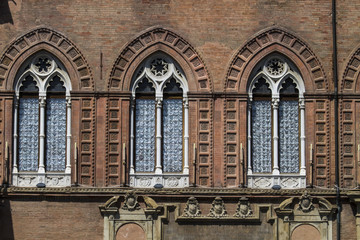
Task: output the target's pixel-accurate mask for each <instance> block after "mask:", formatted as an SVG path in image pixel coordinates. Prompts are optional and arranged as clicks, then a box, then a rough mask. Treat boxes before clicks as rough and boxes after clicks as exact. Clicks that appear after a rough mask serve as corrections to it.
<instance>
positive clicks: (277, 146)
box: [272, 96, 280, 175]
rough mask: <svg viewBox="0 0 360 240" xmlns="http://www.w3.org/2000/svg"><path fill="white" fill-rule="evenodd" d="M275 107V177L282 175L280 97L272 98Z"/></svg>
mask: <svg viewBox="0 0 360 240" xmlns="http://www.w3.org/2000/svg"><path fill="white" fill-rule="evenodd" d="M272 107H273V160H274V166H273V172H272V173H273V175H278V174H280V171H279V117H278V116H279V114H278V112H279V97H278V96H275V97H273V98H272Z"/></svg>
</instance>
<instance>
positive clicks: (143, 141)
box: [135, 99, 155, 172]
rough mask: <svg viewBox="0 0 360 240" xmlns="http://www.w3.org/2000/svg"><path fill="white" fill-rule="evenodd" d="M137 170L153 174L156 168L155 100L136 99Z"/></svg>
mask: <svg viewBox="0 0 360 240" xmlns="http://www.w3.org/2000/svg"><path fill="white" fill-rule="evenodd" d="M135 108H136V109H135V150H136V151H135V159H136V164H135V169H136V171H138V172H152V171H154V167H155V100H153V99H136V106H135Z"/></svg>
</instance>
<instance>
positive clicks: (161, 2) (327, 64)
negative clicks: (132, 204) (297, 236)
mask: <svg viewBox="0 0 360 240" xmlns="http://www.w3.org/2000/svg"><path fill="white" fill-rule="evenodd" d="M331 7H332V6H331V1H328V0H319V1H310V0H302V1H294V0H274V1H260V0H257V1H250V2H246V1H241V2H239V1H196V2H194V1H191V0H184V1H176V0H156V1H147V0H141V1H110V0H105V1H101V2H99V1H81V0H77V1H60V2H56V3H53V2H49V1H44V0H41V1H22V0H19V1H16V0H15V1H2V2H1V3H0V181H1V182H2V183H4V185H3V187H2V188H1V195H0V199H1V203H0V239H34V238H36V239H108V238H107V237H106V233H105V232H106V231H107V230H106V229H107V227H108V225H106V224H107V223H108V222H107V221H109V224H110V225H111V224H114V229H115V228H119V229H121V226H122V225H121V224H125V225H126V224H129V223H131V221H133V222H136V221H138V222H142V223H144V225H141V224H140V225H139V226H141V227H142V228H143V229H145V232H146V234H148V235H147V236H149V233H150V232H149V231H150V230H149V226H150V225H149V224H150V222H147V221H148V220H146V219H143V218H142V216H140V215H141V214H139V215H136V214H135V215H136V216H135V215H132V213H133V212H132V211H129V212H126V211H125V210H124V209H122V207H123V205H124V204H125V203H126V201H127V199H126V197H125V196H127V195H126V194H129V193H130V192H132V190H134V189H132V188H129V187H128V185H129V181H130V180H129V168H130V161H129V159H130V155H131V154H130V148H131V146H130V139H131V136H130V132H131V129H130V125H131V124H130V121H131V112H130V108H131V104H132V99H131V96H132V95H131V94H132V93H131V83H132V80H133V76H134V74H135V72H136V70H137V69H138V67H139V65H140V64H141V63H142V62H143V61H144V60H145V59H147V57H149V56H150V55H151V54H153V53H155V52H164V53H166V54H167V55H168V56H170V57H171V58H172V59H174V61H176V62H177V64H179V66H180V67H181V68H182V70H183V71H184V74H185V75H186V78H187V81H188V85H189V92H188V105H189V153H188V155H189V185H190V186H194V187H190V188H182V189H147V190H144V189H135V190H134V191H135V193H136V194H137V195H138V196H139V198H138V202H139V204H140V207H141V209H144V213H146V214H147V215H146V216H151V217H150V218H147V219H150V220H151V221H152V222H151V224H153V225H151V226H153V228H152V230H151V233H152V234H153V235H152V236H153V239H157V238H159V239H160V238H161V239H225V238H226V239H238V238H239V236H241V237H242V238H244V239H292V238H291V233H292V232H293V230H294V229H296V227H298V225H296V224H297V223H310V224H312V223H314V226H315V227H316V228H317V229H318V230H319V231H322V232H321V237H322V238H321V239H335V238H336V227H337V225H336V223H337V222H336V214H335V208H336V205H335V203H336V200H335V198H336V191H335V190H334V184H335V171H336V168H335V148H336V146H335V140H334V139H335V119H334V111H335V109H336V108H335V105H334V104H335V101H334V97H333V96H334V77H333V69H332V67H333V62H332V55H333V46H332V25H331V23H332V22H331V11H332V8H331ZM359 8H360V3H357V2H356V1H354V0H346V1H339V2H338V5H337V27H338V28H337V35H338V41H337V45H338V46H337V47H338V63H337V65H338V69H339V76H338V81H339V82H338V85H339V95H340V99H339V131H340V132H339V149H338V150H339V161H340V163H339V165H340V187H341V198H342V202H343V212H342V222H343V223H342V229H341V234H342V238H344V239H349V240H352V239H354V240H355V239H357V238H359V236H360V229H359V226H357V225H356V221H359V219H358V215H359V213H360V198H359V196H360V193H359V192H358V191H357V190H356V189H355V188H356V187H358V186H359V184H360V170H359V169H360V164H359V163H360V160H359V157H360V150H359V149H360V148H359V146H360V140H359V139H360V133H359V132H360V127H359V122H360V112H359V110H358V109H359V107H360V106H359V103H360V101H359V100H360V98H359V96H360V95H359V92H360V81H359V78H360V77H359V76H360V75H359V72H360V37H359V36H360V34H359V33H360V28H359V26H358V22H357V21H358V19H359V17H360V15H359V11H358V10H359ZM39 51H47V52H50V53H52V54H53V55H54V56H56V57H57V58H58V59H59V61H60V62H61V63H62V64H63V65H64V67H65V68H66V70H67V72H68V75H69V77H70V79H71V83H72V91H71V106H72V107H71V118H72V121H71V130H72V133H71V149H70V156H71V157H70V158H71V159H70V163H71V168H72V172H71V179H72V180H71V184H72V186H71V187H62V188H41V189H40V188H39V189H38V188H30V187H24V188H22V187H16V186H13V184H12V177H13V174H12V167H13V161H12V160H13V154H14V153H13V137H14V133H13V129H14V126H13V122H14V104H15V102H14V91H15V89H14V83H15V82H16V80H17V79H16V78H17V73H18V71H19V68H20V66H21V65H22V64H23V63H24V61H26V59H28V58H29V57H31V56H33V55H34V54H36V53H37V52H39ZM274 53H277V54H281V55H283V56H285V57H286V58H287V59H289V61H291V62H292V63H293V64H294V66H295V67H296V68H297V69H298V70H299V72H300V74H301V78H302V79H303V81H304V85H305V89H306V91H305V94H304V101H305V122H306V128H305V136H306V140H305V160H306V161H305V166H306V185H312V186H313V187H312V188H308V189H282V190H278V191H277V190H272V189H267V190H265V189H251V188H246V187H245V188H243V187H244V186H246V185H247V169H248V161H247V158H248V152H247V151H248V150H247V149H248V140H247V139H248V133H247V131H248V127H247V109H248V87H249V84H250V81H251V74H252V73H253V71H254V68H255V66H257V64H259V62H261V61H262V60H263V59H264V58H266V57H267V56H269V55H271V54H274ZM6 146H8V147H6ZM311 147H312V148H311ZM310 160H312V161H313V162H310ZM194 162H195V164H193V163H194ZM306 192H307V193H309V194H310V196H311V198H308V197H307V195H306ZM113 196H118V198H117V199H115V200H112V201H113V202H111V201H110V200H111V199H110V198H111V197H113ZM146 196H150V197H151V198H152V199H153V200H154V201H156V203H157V204H158V205H159V207H158V208H155V210H156V211H155V210H154V209H153V208H151V207H149V205H148V203H147V202H146ZM191 196H194V197H195V198H196V199H197V200H198V201H199V204H200V205H199V206H200V208H201V211H202V216H201V217H199V218H186V217H184V216H182V215H181V214H183V211H184V208H185V206H186V202H187V201H188V199H189V197H191ZM215 197H221V198H222V200H223V201H224V203H225V206H226V209H227V211H228V215H229V216H227V217H225V218H224V219H220V217H219V219H217V220H216V219H211V217H209V216H207V215H208V214H209V211H210V209H211V206H212V202H213V200H214V199H215ZM241 197H246V198H247V199H248V201H249V204H250V205H249V206H251V208H252V209H253V211H254V214H253V217H250V218H248V217H244V219H242V218H236V217H234V215H236V213H237V206H238V205H239V206H240V198H241ZM302 197H303V198H305V199H311V201H312V203H313V206H312V208H311V211H310V213H309V214H308V212H307V210H305V211H303V210H301V206H303V205H302V200H301V199H302ZM109 199H110V200H109ZM324 199H325V200H324ZM108 200H109V201H108ZM99 205H101V206H102V208H101V207H100V209H101V213H100V212H99V208H98V207H99ZM330 205H331V206H330ZM243 207H244V206H243ZM303 207H304V206H303ZM305 208H306V206H305ZM114 209H115V210H114ZM299 209H300V210H299ZM113 210H114V211H116V212H117V213H119V212H120V215H119V214H118V215H116V214H115V215H114V213H113V212H111V211H113ZM122 211H125V212H122ZM134 211H135V212H136V211H138V210H134ZM139 211H140V210H139ZM157 211H158V212H157ZM312 213H313V214H312ZM287 214H290V215H287ZM306 214H308V215H306ZM356 214H357V215H356ZM123 216H125V217H123ZM289 216H290V217H289ZM114 219H115V220H114ZM129 219H130V220H129ZM131 219H132V220H131ZM289 219H290V221H289ZM294 219H295V220H294ZM150 220H149V221H150ZM322 222H326V223H328V227H326V228H325V227H324V225H322ZM110 225H109V226H110ZM104 229H105V230H104ZM109 229H110V228H109ZM114 231H115V230H114ZM119 231H120V230H119ZM109 234H110V233H109ZM326 234H327V235H326ZM325 235H326V236H325ZM109 236H112V235H109ZM113 237H114V236H113ZM148 238H149V237H148Z"/></svg>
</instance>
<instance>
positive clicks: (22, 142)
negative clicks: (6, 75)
mask: <svg viewBox="0 0 360 240" xmlns="http://www.w3.org/2000/svg"><path fill="white" fill-rule="evenodd" d="M14 87H15V93H16V96H15V104H14V144H13V146H14V154H13V155H14V159H13V162H14V163H13V184H14V185H16V186H36V185H37V184H38V183H44V184H45V185H46V186H69V185H70V174H71V167H70V137H71V125H70V123H71V105H70V90H71V84H70V79H69V76H68V74H67V72H66V70H65V68H64V66H63V65H62V64H61V63H60V61H58V60H57V59H56V58H55V57H54V56H52V55H51V54H49V53H47V52H40V53H38V54H36V55H34V56H33V57H31V58H30V59H28V60H27V61H25V63H24V64H23V65H22V67H21V68H20V70H19V71H18V74H17V77H16V81H15V86H14Z"/></svg>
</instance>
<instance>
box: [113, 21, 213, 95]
mask: <svg viewBox="0 0 360 240" xmlns="http://www.w3.org/2000/svg"><path fill="white" fill-rule="evenodd" d="M159 50H163V51H166V53H167V54H169V55H170V56H171V57H173V58H174V59H180V58H177V57H176V55H177V56H179V55H178V54H181V58H182V59H183V60H184V62H182V63H181V62H179V64H180V65H184V64H187V65H188V67H187V68H186V69H189V70H191V72H192V73H191V74H190V71H189V74H186V73H185V74H186V76H187V78H188V80H189V85H190V90H200V91H212V88H213V86H212V83H211V80H210V77H209V74H208V72H207V69H206V66H205V64H204V63H203V60H202V59H201V57H200V55H199V54H198V53H197V52H196V50H195V49H194V48H193V47H192V46H191V45H190V44H189V43H188V42H187V41H186V40H185V39H183V38H182V37H180V36H178V35H177V34H176V33H174V32H172V31H170V30H167V29H163V28H154V29H151V30H149V31H147V32H145V33H143V34H141V35H140V36H139V37H137V38H135V39H134V40H132V41H131V42H130V43H129V44H128V45H127V46H126V47H125V48H124V49H123V50H122V51H121V53H120V56H119V57H118V59H117V60H116V61H115V63H114V65H113V68H112V70H111V73H110V81H109V84H108V87H109V89H110V90H126V89H128V88H129V87H130V82H127V81H128V80H127V79H131V76H129V77H127V74H131V73H129V72H131V70H129V69H130V68H131V67H132V65H136V64H137V63H138V61H140V62H141V59H140V58H141V56H142V55H141V54H142V53H144V52H146V51H149V52H155V51H159ZM139 56H140V57H139ZM179 57H180V56H179ZM166 67H167V63H166V62H164V61H154V62H153V64H152V69H151V72H152V74H154V75H156V76H161V75H163V74H165V73H166V71H167V69H166ZM190 75H191V76H190ZM191 86H192V87H191Z"/></svg>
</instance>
